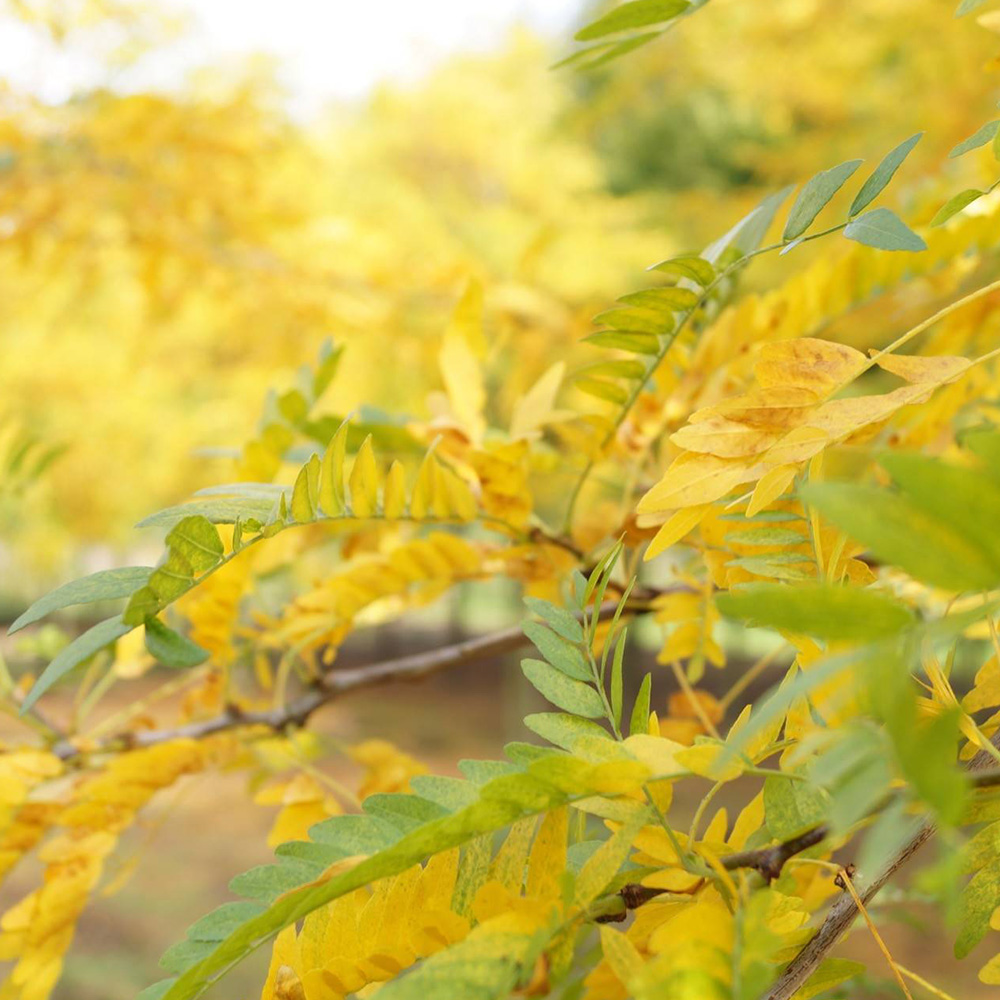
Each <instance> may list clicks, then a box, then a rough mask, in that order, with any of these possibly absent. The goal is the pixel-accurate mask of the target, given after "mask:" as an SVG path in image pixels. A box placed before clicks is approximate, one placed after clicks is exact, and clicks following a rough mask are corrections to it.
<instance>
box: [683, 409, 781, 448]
mask: <svg viewBox="0 0 1000 1000" xmlns="http://www.w3.org/2000/svg"><path fill="white" fill-rule="evenodd" d="M780 434H781V431H780V430H772V429H768V428H761V427H754V426H752V425H750V424H744V423H740V422H738V421H735V420H728V419H726V418H725V417H720V416H711V417H709V418H708V419H706V420H703V421H701V422H700V423H697V424H686V425H685V426H684V427H682V428H681V429H680V430H679V431H676V432H675V433H673V434H671V435H670V440H671V441H673V443H674V444H676V445H677V446H678V447H679V448H687V449H688V451H696V452H701V453H703V454H706V455H718V456H719V457H720V458H746V457H748V456H750V455H756V454H759V453H760V452H762V451H765V450H766V449H767V448H769V447H770V446H771V445H772V444H774V442H775V441H777V439H778V437H779V436H780Z"/></svg>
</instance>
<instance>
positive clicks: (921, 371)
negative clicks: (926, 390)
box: [872, 351, 972, 385]
mask: <svg viewBox="0 0 1000 1000" xmlns="http://www.w3.org/2000/svg"><path fill="white" fill-rule="evenodd" d="M872 353H873V354H876V352H874V351H873V352H872ZM875 363H876V364H877V365H878V366H879V368H884V369H885V370H886V371H887V372H892V374H893V375H898V376H899V377H900V378H901V379H903V380H904V381H906V382H933V383H934V384H935V385H945V384H947V383H948V382H954V381H955V380H956V379H958V378H960V377H961V376H962V375H963V374H964V373H965V372H966V371H968V370H969V368H971V367H972V362H971V361H969V360H968V358H959V357H950V356H947V355H940V356H937V357H922V356H920V355H915V354H883V355H881V356H879V355H877V354H876V356H875Z"/></svg>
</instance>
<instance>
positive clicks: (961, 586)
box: [800, 483, 1000, 591]
mask: <svg viewBox="0 0 1000 1000" xmlns="http://www.w3.org/2000/svg"><path fill="white" fill-rule="evenodd" d="M800 492H801V494H802V496H803V498H804V499H805V501H806V502H807V503H809V504H812V505H813V506H814V507H816V509H817V510H818V511H819V512H820V513H821V514H822V515H823V516H824V517H825V518H827V519H828V520H829V521H832V522H833V523H834V524H835V525H836V526H837V527H838V528H840V529H842V530H843V531H845V532H846V533H847V534H848V535H850V536H851V537H852V538H854V539H856V540H857V541H859V542H861V543H863V544H864V545H865V546H867V547H868V548H869V549H870V550H871V551H872V552H873V553H874V554H875V555H876V556H878V557H879V558H880V559H882V560H883V561H885V562H888V563H890V564H892V565H894V566H898V567H899V568H900V569H902V570H904V571H905V572H907V573H909V574H910V575H911V576H913V577H915V578H916V579H918V580H922V581H924V582H926V583H932V584H935V585H936V586H939V587H943V588H945V589H946V590H953V591H962V590H974V591H981V590H989V589H990V588H991V587H993V586H995V585H996V584H997V583H1000V571H998V570H997V568H996V567H994V566H993V564H992V562H991V560H990V559H988V558H987V557H986V555H985V553H984V552H983V550H982V548H981V547H980V546H978V545H976V544H974V543H972V542H970V541H969V540H968V538H967V537H966V536H965V535H964V534H963V532H962V531H960V530H959V528H958V526H957V524H956V523H955V519H954V517H951V518H948V519H947V520H944V519H939V518H936V517H932V516H930V515H929V514H928V513H927V512H926V511H925V510H922V509H921V508H920V506H918V505H917V504H915V503H914V502H913V501H912V500H910V499H908V498H907V497H904V496H900V495H899V494H896V493H891V492H889V491H888V490H881V489H877V488H875V487H872V486H861V485H852V484H848V483H811V484H808V485H806V486H804V487H803V488H802V490H801V491H800ZM953 513H954V512H953Z"/></svg>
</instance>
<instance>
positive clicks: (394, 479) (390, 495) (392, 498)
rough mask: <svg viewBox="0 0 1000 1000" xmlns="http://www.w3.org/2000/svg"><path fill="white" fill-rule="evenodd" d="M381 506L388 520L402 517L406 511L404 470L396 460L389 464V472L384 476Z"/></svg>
mask: <svg viewBox="0 0 1000 1000" xmlns="http://www.w3.org/2000/svg"><path fill="white" fill-rule="evenodd" d="M382 508H383V512H384V513H385V516H386V517H387V518H389V519H390V520H391V519H394V518H397V517H402V516H403V515H404V514H405V513H406V471H405V470H404V469H403V466H402V463H401V462H399V461H398V460H395V461H393V463H392V465H390V466H389V472H388V474H387V475H386V477H385V495H384V497H383V500H382Z"/></svg>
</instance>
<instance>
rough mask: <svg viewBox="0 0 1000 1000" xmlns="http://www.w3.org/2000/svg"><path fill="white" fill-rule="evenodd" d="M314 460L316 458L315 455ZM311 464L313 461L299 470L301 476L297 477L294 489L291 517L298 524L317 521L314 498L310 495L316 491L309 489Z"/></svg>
mask: <svg viewBox="0 0 1000 1000" xmlns="http://www.w3.org/2000/svg"><path fill="white" fill-rule="evenodd" d="M313 458H316V456H315V455H313ZM311 464H312V460H311V459H310V461H309V463H307V464H306V465H303V466H302V468H301V469H299V474H298V475H297V476H296V477H295V486H293V487H292V504H291V515H292V517H293V519H294V520H295V521H296V522H297V523H298V524H308V523H309V522H310V521H315V520H316V506H315V504H314V503H313V499H312V496H310V493H311V492H314V491H311V490H310V488H309V479H310V472H309V467H310V465H311ZM317 471H318V461H317ZM317 481H318V480H317Z"/></svg>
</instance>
